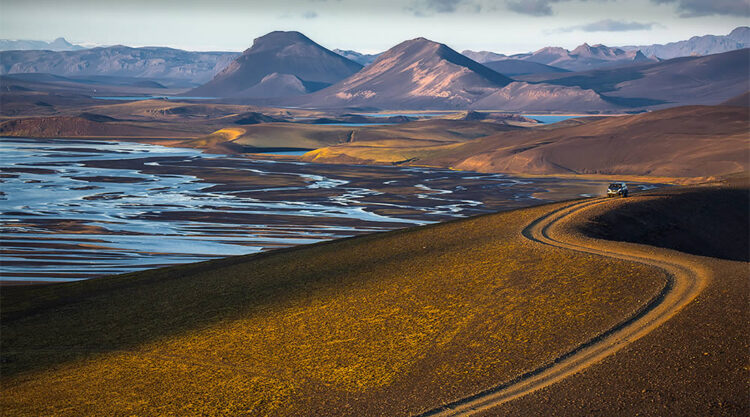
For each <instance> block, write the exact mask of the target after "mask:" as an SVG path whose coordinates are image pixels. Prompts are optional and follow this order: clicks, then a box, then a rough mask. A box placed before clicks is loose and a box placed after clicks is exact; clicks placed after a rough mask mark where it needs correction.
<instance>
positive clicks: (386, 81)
mask: <svg viewBox="0 0 750 417" xmlns="http://www.w3.org/2000/svg"><path fill="white" fill-rule="evenodd" d="M512 81H513V80H511V79H510V78H508V77H506V76H504V75H501V74H498V73H497V72H495V71H493V70H491V69H489V68H487V67H485V66H484V65H482V64H479V63H477V62H475V61H472V60H471V59H469V58H467V57H465V56H463V55H461V54H459V53H458V52H456V51H454V50H452V49H451V48H449V47H447V46H445V45H443V44H440V43H437V42H432V41H430V40H428V39H425V38H417V39H413V40H410V41H405V42H402V43H400V44H398V45H396V46H394V47H393V48H391V49H389V50H388V51H386V52H384V53H382V54H380V56H378V58H377V59H376V60H375V61H374V62H373V63H372V64H370V65H368V66H367V67H365V68H364V69H363V70H362V71H360V72H358V73H356V74H354V75H352V76H350V77H348V78H346V79H344V80H342V81H341V82H339V83H337V84H335V85H333V86H331V87H329V88H326V89H323V90H321V91H318V92H316V93H314V94H311V95H309V96H306V97H302V98H301V103H304V104H303V105H315V106H330V107H349V106H360V105H365V106H376V107H389V106H393V104H394V103H400V104H401V105H402V106H405V108H421V107H444V108H461V107H466V106H468V105H470V104H471V103H473V102H474V101H476V100H477V99H479V98H481V97H483V96H486V95H487V94H491V93H492V92H493V91H495V90H496V89H498V88H502V87H504V86H506V85H508V84H510V83H511V82H512Z"/></svg>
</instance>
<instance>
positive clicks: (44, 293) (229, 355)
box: [0, 206, 665, 416]
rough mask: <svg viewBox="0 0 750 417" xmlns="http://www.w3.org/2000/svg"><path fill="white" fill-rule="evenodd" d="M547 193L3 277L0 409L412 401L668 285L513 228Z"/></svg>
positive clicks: (550, 346) (551, 347) (309, 406)
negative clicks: (72, 277)
mask: <svg viewBox="0 0 750 417" xmlns="http://www.w3.org/2000/svg"><path fill="white" fill-rule="evenodd" d="M550 209H551V207H550V206H545V207H541V208H535V209H526V210H519V211H513V212H508V213H501V214H493V215H487V216H481V217H476V218H471V219H465V220H459V221H454V222H449V223H445V224H439V225H434V226H428V227H421V228H413V229H408V230H400V231H395V232H390V233H377V234H373V235H368V236H363V237H360V238H350V239H343V240H337V241H333V242H328V243H322V244H315V245H306V246H302V247H297V248H291V249H284V250H277V251H273V252H269V253H264V254H259V255H252V256H241V257H233V258H228V259H224V260H217V261H211V262H203V263H198V264H192V265H182V266H178V267H172V268H162V269H157V270H151V271H144V272H140V273H133V274H127V275H121V276H115V277H109V278H103V279H92V280H88V281H81V282H77V283H68V284H62V285H53V286H37V287H25V288H22V287H7V288H3V291H2V294H0V297H2V299H1V301H2V305H3V310H2V321H0V323H1V325H2V334H3V338H2V339H1V340H0V343H2V352H3V357H4V358H7V360H4V361H2V362H0V367H2V368H0V369H2V384H0V387H1V389H2V395H0V407H1V408H2V410H3V411H4V413H7V414H12V415H16V416H27V415H29V416H31V415H50V414H57V415H60V416H79V415H83V414H89V415H116V414H135V415H144V414H152V413H153V412H154V411H156V412H157V413H158V414H165V415H167V414H174V415H239V414H246V415H247V414H250V415H268V414H272V415H276V416H319V415H344V416H377V415H381V416H382V415H388V416H406V415H415V414H419V413H420V412H424V411H427V410H429V409H432V408H434V407H437V406H439V405H441V404H444V403H445V402H448V401H451V400H453V399H455V398H461V397H463V396H466V395H470V394H473V393H476V392H479V391H481V390H483V389H486V388H489V387H493V386H495V385H496V384H498V383H500V382H503V381H509V380H513V379H514V378H516V376H517V375H520V374H522V373H524V372H525V371H527V370H529V369H534V368H536V367H538V366H540V365H541V364H545V363H547V362H548V361H550V360H552V359H553V358H556V357H559V356H560V355H562V354H564V353H566V352H568V351H570V350H571V349H573V348H574V347H576V346H578V345H579V344H580V343H581V342H582V341H584V340H587V339H590V338H592V337H594V336H596V335H598V334H599V333H601V332H602V331H603V330H604V329H608V328H610V327H612V326H613V325H615V324H616V323H619V322H620V321H622V320H623V319H624V318H626V317H629V316H630V315H632V314H633V312H634V311H636V310H637V309H638V308H639V307H640V306H641V305H643V304H644V303H645V302H647V301H648V300H649V299H651V298H652V297H653V296H654V295H655V294H657V293H658V292H659V291H660V290H661V288H662V287H663V286H664V282H665V275H664V273H663V272H661V271H659V270H657V269H655V268H653V267H650V266H646V265H642V264H637V263H631V262H626V261H621V260H617V259H611V258H605V257H601V256H595V255H589V254H583V253H577V252H571V251H562V250H560V249H557V248H554V247H551V246H545V245H539V244H536V243H534V242H532V241H529V240H527V239H526V238H524V237H523V236H522V234H521V230H522V229H523V228H524V227H525V226H526V225H528V224H529V223H531V222H532V221H533V220H534V219H536V218H538V217H540V216H543V215H544V214H545V213H547V212H548V211H549V210H550ZM438 387H439V389H438ZM101 398H107V401H101Z"/></svg>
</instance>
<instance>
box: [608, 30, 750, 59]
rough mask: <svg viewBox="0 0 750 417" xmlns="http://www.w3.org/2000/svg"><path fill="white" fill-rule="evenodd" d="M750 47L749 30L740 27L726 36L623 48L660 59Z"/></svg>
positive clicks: (707, 36) (700, 37) (693, 38)
mask: <svg viewBox="0 0 750 417" xmlns="http://www.w3.org/2000/svg"><path fill="white" fill-rule="evenodd" d="M747 47H750V28H749V27H747V26H740V27H738V28H736V29H734V30H733V31H731V32H730V33H729V34H728V35H724V36H722V35H718V36H717V35H705V36H693V37H692V38H690V39H689V40H685V41H679V42H671V43H668V44H666V45H660V44H655V45H640V46H623V47H622V49H624V50H626V51H633V50H640V51H641V52H642V53H643V54H644V55H646V56H655V57H657V58H661V59H671V58H679V57H683V56H694V55H711V54H718V53H721V52H729V51H734V50H736V49H742V48H747Z"/></svg>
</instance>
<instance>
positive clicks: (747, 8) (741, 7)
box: [651, 0, 750, 17]
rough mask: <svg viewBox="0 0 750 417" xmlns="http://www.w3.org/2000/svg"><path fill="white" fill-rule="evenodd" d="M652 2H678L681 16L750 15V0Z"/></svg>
mask: <svg viewBox="0 0 750 417" xmlns="http://www.w3.org/2000/svg"><path fill="white" fill-rule="evenodd" d="M651 2H652V3H656V4H667V3H676V5H677V11H679V12H680V17H697V16H712V15H725V16H745V17H747V16H750V0H651Z"/></svg>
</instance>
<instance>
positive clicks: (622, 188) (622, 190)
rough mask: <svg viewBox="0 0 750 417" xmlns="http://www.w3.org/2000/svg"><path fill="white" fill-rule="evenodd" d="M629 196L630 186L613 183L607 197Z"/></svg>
mask: <svg viewBox="0 0 750 417" xmlns="http://www.w3.org/2000/svg"><path fill="white" fill-rule="evenodd" d="M618 195H621V196H623V197H627V196H628V185H627V184H625V183H624V182H613V183H612V184H609V187H607V197H617V196H618Z"/></svg>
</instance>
